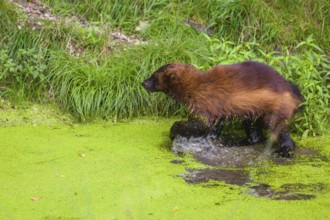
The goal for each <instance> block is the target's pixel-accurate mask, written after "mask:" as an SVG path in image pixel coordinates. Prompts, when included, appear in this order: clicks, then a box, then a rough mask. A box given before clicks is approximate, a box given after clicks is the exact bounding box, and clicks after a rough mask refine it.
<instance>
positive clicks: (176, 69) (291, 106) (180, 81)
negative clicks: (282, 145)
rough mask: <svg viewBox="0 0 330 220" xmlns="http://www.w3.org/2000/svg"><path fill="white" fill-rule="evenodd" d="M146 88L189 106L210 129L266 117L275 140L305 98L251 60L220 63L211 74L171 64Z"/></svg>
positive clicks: (273, 71) (271, 71)
mask: <svg viewBox="0 0 330 220" xmlns="http://www.w3.org/2000/svg"><path fill="white" fill-rule="evenodd" d="M143 86H144V87H145V88H146V89H147V90H149V91H160V92H164V93H165V94H167V95H169V96H171V97H173V98H174V99H176V100H178V101H181V102H183V103H185V104H186V105H187V107H188V108H189V110H190V111H191V113H192V115H197V116H199V117H202V118H204V119H206V121H207V123H208V125H209V126H210V127H214V126H215V125H216V123H217V122H218V121H219V120H221V119H224V118H230V117H234V116H238V117H242V118H244V117H248V118H262V120H263V122H264V123H265V124H266V126H267V127H268V128H269V129H270V131H271V134H272V137H273V139H278V136H279V135H280V136H281V132H282V133H283V132H285V130H286V127H287V123H288V122H289V121H290V119H291V118H292V116H293V114H294V112H295V111H296V109H297V108H298V106H299V105H300V103H301V102H302V100H303V98H302V95H301V94H300V92H299V90H298V88H297V86H295V85H294V84H292V83H290V82H289V81H287V80H286V79H285V78H284V77H282V76H281V75H280V74H278V73H277V72H276V71H275V70H274V69H272V68H271V67H269V66H268V65H266V64H263V63H258V62H251V61H248V62H242V63H236V64H231V65H218V66H215V67H214V68H213V69H211V70H209V71H207V72H202V71H200V70H198V69H196V68H195V67H193V66H191V65H188V64H182V63H170V64H167V65H164V66H162V67H161V68H159V69H158V70H157V71H156V72H154V73H153V74H152V76H151V77H150V78H148V79H146V80H145V81H144V82H143ZM282 136H283V135H282ZM280 138H281V137H280Z"/></svg>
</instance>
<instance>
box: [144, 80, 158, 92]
mask: <svg viewBox="0 0 330 220" xmlns="http://www.w3.org/2000/svg"><path fill="white" fill-rule="evenodd" d="M142 86H143V87H144V88H145V89H146V90H147V91H149V92H154V91H155V90H156V89H155V85H154V83H153V82H152V81H151V80H145V81H143V83H142Z"/></svg>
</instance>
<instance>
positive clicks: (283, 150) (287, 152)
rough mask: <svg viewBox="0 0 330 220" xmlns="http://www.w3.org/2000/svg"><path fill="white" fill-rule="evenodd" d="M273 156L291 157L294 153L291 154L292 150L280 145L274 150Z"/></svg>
mask: <svg viewBox="0 0 330 220" xmlns="http://www.w3.org/2000/svg"><path fill="white" fill-rule="evenodd" d="M274 155H275V156H278V157H285V158H293V156H294V154H293V150H291V148H290V147H285V146H281V148H280V149H278V150H276V151H275V152H274Z"/></svg>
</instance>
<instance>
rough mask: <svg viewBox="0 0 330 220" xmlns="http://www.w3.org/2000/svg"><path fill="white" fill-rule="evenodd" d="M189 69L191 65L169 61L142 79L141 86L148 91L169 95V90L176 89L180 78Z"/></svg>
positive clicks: (191, 67) (180, 80)
mask: <svg viewBox="0 0 330 220" xmlns="http://www.w3.org/2000/svg"><path fill="white" fill-rule="evenodd" d="M190 69H195V68H194V67H193V66H191V65H187V64H182V63H176V62H175V63H169V64H166V65H164V66H162V67H160V68H159V69H158V70H156V71H155V72H154V73H153V74H152V75H151V76H150V77H149V78H148V79H146V80H144V81H143V83H142V86H143V87H144V88H145V89H146V90H147V91H149V92H164V93H166V94H169V95H171V93H172V92H171V91H173V90H176V89H178V87H180V83H181V82H182V79H183V78H184V77H185V74H186V73H189V71H190Z"/></svg>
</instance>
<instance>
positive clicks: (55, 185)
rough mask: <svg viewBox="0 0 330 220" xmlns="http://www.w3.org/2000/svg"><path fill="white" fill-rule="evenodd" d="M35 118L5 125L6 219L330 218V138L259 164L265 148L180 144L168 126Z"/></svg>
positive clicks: (2, 179) (2, 210)
mask: <svg viewBox="0 0 330 220" xmlns="http://www.w3.org/2000/svg"><path fill="white" fill-rule="evenodd" d="M0 116H1V115H0ZM31 117H34V116H31ZM2 119H4V118H2ZM30 119H31V118H30ZM30 119H29V120H28V121H29V122H27V123H21V122H15V120H16V118H15V119H12V118H8V119H6V120H2V122H3V123H2V124H1V126H0V159H1V161H2V162H1V168H0V186H1V187H0V219H278V218H281V219H328V218H329V216H330V210H329V208H328V207H330V187H329V183H330V166H329V158H330V150H329V147H328V146H329V144H330V143H329V139H327V138H326V137H325V138H322V137H321V138H311V139H306V140H304V141H298V148H297V152H296V156H295V158H294V159H291V160H290V159H278V160H277V159H274V158H267V157H265V158H262V159H260V158H261V157H260V155H261V154H263V152H264V148H263V146H254V147H242V148H235V147H230V148H228V147H227V148H225V147H222V148H221V147H219V146H217V148H210V147H209V146H208V145H207V144H205V146H206V148H203V147H201V146H202V144H200V145H195V146H194V145H191V146H193V150H191V151H187V149H184V150H183V149H182V148H183V146H181V148H180V147H179V146H178V145H177V146H176V147H173V144H172V142H171V141H170V139H169V137H168V136H169V129H170V127H171V125H172V123H173V120H168V119H162V120H149V119H148V120H137V121H129V122H126V123H118V124H115V125H113V124H111V123H100V124H97V123H95V124H89V125H81V124H75V123H71V122H70V123H63V122H62V123H58V121H56V120H55V121H51V122H49V121H47V120H39V121H38V120H37V122H33V123H32V122H31V121H34V120H32V119H31V120H30ZM4 121H5V122H4ZM10 122H13V123H10ZM30 122H31V123H30ZM208 147H209V148H208Z"/></svg>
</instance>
